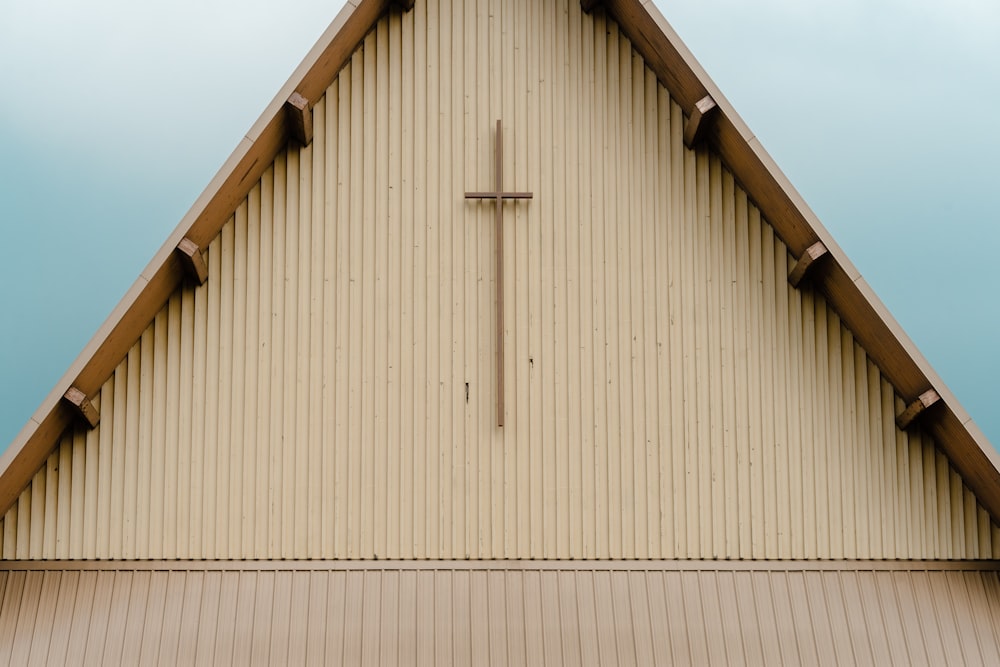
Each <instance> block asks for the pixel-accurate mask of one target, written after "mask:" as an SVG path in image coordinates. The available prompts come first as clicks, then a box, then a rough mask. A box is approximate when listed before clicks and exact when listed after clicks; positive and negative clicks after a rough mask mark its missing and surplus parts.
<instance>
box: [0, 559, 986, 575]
mask: <svg viewBox="0 0 1000 667" xmlns="http://www.w3.org/2000/svg"><path fill="white" fill-rule="evenodd" d="M3 570H6V571H9V572H21V571H24V572H36V571H56V570H66V571H71V570H72V571H97V572H121V571H136V572H320V571H338V572H340V571H345V572H346V571H349V572H366V571H371V572H375V571H389V570H416V571H429V572H445V571H484V570H489V571H503V570H508V571H532V572H534V571H559V572H598V571H607V572H649V571H655V572H895V571H900V572H955V571H960V572H965V571H976V572H1000V560H960V561H956V560H787V561H786V560H766V561H765V560H754V561H737V560H649V561H640V560H207V561H206V560H182V561H170V560H101V561H96V560H94V561H79V560H54V561H32V560H20V561H6V562H4V563H3V565H2V566H0V571H3Z"/></svg>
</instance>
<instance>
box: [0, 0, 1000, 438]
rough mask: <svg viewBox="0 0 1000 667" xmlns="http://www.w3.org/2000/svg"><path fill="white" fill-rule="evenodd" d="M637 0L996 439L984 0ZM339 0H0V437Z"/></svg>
mask: <svg viewBox="0 0 1000 667" xmlns="http://www.w3.org/2000/svg"><path fill="white" fill-rule="evenodd" d="M656 4H657V5H658V7H659V8H660V11H661V12H662V13H663V15H664V16H665V17H666V18H667V20H668V21H669V22H670V23H671V24H672V25H673V27H674V29H675V30H676V32H677V33H678V34H679V35H680V37H681V39H682V40H684V42H685V43H686V44H687V45H688V47H689V48H690V50H691V51H692V52H693V53H694V55H695V57H696V58H697V59H698V60H699V61H700V62H701V64H702V65H703V67H704V68H705V69H706V71H707V72H708V74H709V75H710V76H711V77H712V78H713V79H714V81H715V82H716V84H717V85H718V86H719V88H720V89H721V90H722V92H723V93H724V94H725V95H726V97H727V98H728V99H729V101H730V102H731V103H732V104H733V106H734V107H735V108H736V110H737V111H738V112H739V114H740V115H741V116H742V117H743V119H744V120H745V121H746V122H747V124H748V125H749V126H750V128H751V129H752V131H753V132H754V133H755V134H756V136H757V137H758V138H759V139H760V141H761V142H762V144H763V146H764V147H765V148H766V149H767V150H768V152H769V153H770V154H771V156H772V157H773V158H774V159H775V161H776V162H777V163H778V165H779V166H780V167H781V169H782V170H783V171H784V172H785V174H786V175H787V176H788V177H789V179H790V180H791V182H792V183H793V184H794V185H795V187H796V188H797V189H798V190H799V192H801V193H802V195H803V196H804V197H805V200H806V201H807V202H808V203H809V205H810V206H811V208H812V209H813V210H814V211H815V212H816V213H817V214H818V216H819V218H820V220H822V222H823V224H824V225H825V226H826V228H827V229H828V230H829V231H830V233H831V234H832V235H833V237H834V239H836V240H837V242H838V243H839V244H840V246H841V247H842V248H843V249H844V251H845V252H846V254H847V256H848V257H849V258H850V259H851V261H853V262H854V264H855V265H856V266H857V267H858V269H859V270H860V271H861V273H862V275H863V276H864V277H865V278H866V280H867V281H868V282H869V284H870V285H871V286H872V287H873V289H874V290H875V292H876V293H877V294H878V295H879V297H880V298H881V299H882V301H883V302H884V303H885V304H886V305H887V307H888V308H889V310H890V311H891V312H892V314H893V316H894V317H895V318H896V319H897V320H898V321H899V322H900V324H901V325H902V327H903V329H904V330H905V331H906V332H907V333H908V334H909V336H910V337H911V338H912V339H913V341H914V342H915V343H916V345H917V346H918V348H919V349H920V350H921V352H922V353H923V354H924V356H925V357H927V359H928V360H929V361H930V363H931V365H932V366H933V367H934V368H935V370H936V371H937V372H938V374H939V375H940V376H941V377H942V378H943V380H944V382H945V384H946V385H947V386H948V387H949V388H950V389H951V390H952V391H953V392H954V393H955V394H956V396H957V397H958V400H959V402H960V403H961V404H962V405H963V406H964V407H965V408H966V410H968V411H969V412H970V414H971V415H972V417H973V419H974V420H975V421H976V422H977V423H978V425H979V426H980V427H981V428H982V430H983V431H984V432H985V433H986V436H987V437H988V438H989V439H990V440H991V441H992V442H993V443H994V444H995V445H996V444H1000V409H998V408H997V406H996V403H997V399H998V398H1000V395H998V390H997V385H996V384H995V382H996V380H997V379H998V378H1000V354H998V353H997V350H996V347H997V342H998V341H1000V307H998V305H1000V297H998V291H1000V275H998V273H997V271H996V267H995V260H994V254H995V249H996V248H998V247H1000V213H998V211H1000V207H998V206H997V202H996V198H997V195H998V194H1000V166H998V163H997V161H996V156H998V155H1000V124H998V123H996V121H995V118H994V116H995V111H994V110H995V109H997V108H1000V40H997V39H996V35H1000V3H997V2H996V0H952V1H951V2H949V3H941V2H930V1H928V0H756V1H755V2H752V3H751V2H746V1H745V0H685V1H683V2H682V1H681V0H669V1H668V0H656ZM342 5H343V2H342V1H339V0H324V1H320V0H286V1H285V2H282V3H276V2H272V1H264V0H241V1H240V2H235V1H233V0H174V1H173V2H171V3H136V2H134V1H126V0H90V2H87V3H80V2H78V1H77V0H38V1H36V2H19V3H15V2H13V1H3V2H0V231H2V233H3V245H2V247H3V260H2V261H0V284H2V285H4V286H5V289H3V290H0V313H2V316H0V451H2V450H3V449H5V448H6V446H7V445H8V444H9V443H10V442H11V441H12V440H13V439H14V437H15V436H16V435H17V433H18V431H20V429H21V428H22V427H23V426H24V424H25V423H26V422H27V421H28V419H29V418H30V417H31V415H32V414H33V413H34V412H35V410H36V409H37V408H38V406H39V405H40V404H41V402H42V400H43V399H44V398H45V396H46V395H47V394H48V393H49V392H50V391H51V390H52V388H53V387H54V386H55V383H56V382H57V381H58V380H59V378H60V377H61V376H62V375H63V373H64V372H65V371H66V369H67V368H68V367H69V365H70V364H71V363H72V362H73V360H74V359H75V358H76V357H77V355H78V354H79V353H80V351H81V350H82V349H83V347H84V346H85V345H86V343H87V342H88V341H89V340H90V338H91V337H92V336H93V334H94V333H95V332H96V331H97V329H98V327H99V326H100V325H101V323H102V322H103V321H104V319H105V318H106V317H107V316H108V314H109V313H110V312H111V310H112V309H113V308H114V306H115V304H117V302H118V301H119V300H120V299H121V297H122V296H123V295H124V293H125V291H126V290H127V289H128V288H129V286H130V285H131V284H132V282H133V281H134V280H135V278H136V277H137V276H138V275H139V273H140V272H141V271H142V269H143V268H144V267H145V266H146V264H147V263H148V261H149V260H150V259H151V258H152V256H153V254H154V253H155V252H156V251H157V250H158V249H159V247H160V245H161V244H162V243H163V241H164V239H165V238H166V237H167V236H168V234H169V233H170V232H171V231H172V230H173V229H174V227H175V226H176V225H177V223H178V221H179V220H180V219H181V217H182V216H183V215H184V213H185V212H186V211H187V209H188V208H189V207H190V206H191V204H192V203H193V202H194V200H195V198H196V197H197V196H198V194H200V192H201V191H202V189H203V188H204V186H205V185H206V184H207V183H208V182H209V180H210V179H211V178H212V176H213V175H214V174H215V172H216V171H217V169H218V168H219V166H220V165H221V164H222V163H223V162H224V161H225V159H226V158H227V157H228V156H229V154H230V153H231V152H232V150H233V148H235V146H236V144H237V143H238V142H239V140H240V139H241V138H242V136H243V135H244V134H245V132H246V131H247V129H249V127H250V125H251V124H252V123H253V122H254V121H255V120H256V118H257V116H258V115H259V114H260V112H261V111H262V110H263V109H264V107H265V106H266V105H267V104H268V102H270V100H271V98H272V97H273V96H274V94H275V92H276V91H277V90H278V89H279V87H280V86H281V85H282V84H283V83H284V82H285V80H286V79H287V78H288V76H289V75H290V74H291V72H292V70H293V69H294V68H295V66H296V65H298V63H299V62H300V61H301V59H302V58H303V57H304V56H305V54H306V52H307V51H308V50H309V49H310V48H311V47H312V45H313V44H314V43H315V41H316V40H317V39H318V38H319V36H320V34H322V32H323V30H325V28H326V27H327V25H328V24H329V22H330V21H331V20H332V19H333V17H334V16H336V14H337V12H338V11H339V10H340V7H341V6H342Z"/></svg>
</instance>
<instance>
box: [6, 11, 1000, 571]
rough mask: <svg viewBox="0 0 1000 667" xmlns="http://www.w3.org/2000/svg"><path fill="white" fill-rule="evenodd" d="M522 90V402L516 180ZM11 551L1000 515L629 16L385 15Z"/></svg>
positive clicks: (963, 528) (932, 540)
mask: <svg viewBox="0 0 1000 667" xmlns="http://www.w3.org/2000/svg"><path fill="white" fill-rule="evenodd" d="M497 118H502V119H503V122H504V130H505V131H504V139H505V142H506V145H505V146H504V175H505V179H506V182H505V183H504V187H505V188H506V189H508V190H521V191H533V192H534V194H535V196H534V199H533V200H531V201H530V202H519V203H508V204H505V207H504V224H505V230H504V244H505V247H504V254H505V257H506V258H507V265H506V269H505V285H504V290H505V293H506V295H507V298H506V299H505V313H504V322H505V330H504V340H505V345H506V353H505V364H506V365H505V368H504V369H503V371H504V373H505V378H506V380H505V381H506V385H507V388H508V389H507V391H508V393H507V396H506V405H507V414H506V416H505V420H504V423H505V427H504V428H503V429H498V428H497V427H496V415H495V413H494V410H495V406H496V397H495V395H494V393H493V392H494V391H495V386H496V369H495V368H494V367H493V360H494V352H493V345H494V300H493V299H494V293H495V290H494V287H493V284H492V281H493V276H494V275H495V267H494V265H493V258H494V247H493V230H492V220H493V214H492V208H491V207H492V206H493V204H485V203H477V202H467V201H466V200H464V198H463V193H464V192H465V191H467V190H482V189H486V188H487V187H489V184H491V183H492V182H493V177H494V176H493V173H492V164H493V140H494V137H493V127H494V123H495V119H497ZM314 123H315V139H314V141H313V143H312V145H310V146H308V147H305V148H301V149H300V148H297V147H296V148H290V149H289V150H287V151H286V152H283V153H281V154H279V156H278V157H277V159H276V160H275V162H274V164H273V165H272V166H271V167H270V168H269V169H268V170H267V171H266V173H265V174H264V176H263V177H262V179H261V181H260V183H259V184H258V185H257V186H256V187H255V188H254V189H253V190H252V191H251V193H250V194H249V196H248V197H247V198H246V200H245V201H244V202H243V203H242V204H240V206H239V207H238V208H237V210H236V211H235V213H234V215H233V217H232V219H231V220H230V221H229V222H228V223H227V224H226V225H225V226H224V228H223V230H222V232H221V233H220V235H219V236H218V237H217V238H216V239H215V240H213V241H212V243H211V245H210V247H209V248H208V266H209V271H210V277H209V280H208V282H207V283H206V284H205V285H204V286H203V287H199V288H197V289H194V288H190V287H186V288H183V289H179V290H178V291H177V292H176V293H175V294H174V295H173V296H172V297H171V299H170V301H169V303H168V304H167V305H166V306H165V307H164V309H163V310H162V311H161V312H160V313H159V314H158V315H157V316H156V319H155V321H154V322H153V323H152V324H150V326H149V328H148V329H147V330H146V332H145V333H144V334H143V335H142V338H141V340H140V341H138V342H137V343H136V344H135V346H134V347H133V348H132V350H131V351H130V352H129V354H128V357H127V358H126V359H125V360H124V361H122V363H121V364H120V366H119V367H118V368H117V370H116V371H115V373H114V375H113V377H111V378H109V379H108V380H107V382H106V384H105V385H104V387H103V389H102V391H101V395H100V396H99V397H98V400H97V401H96V403H97V404H99V406H100V410H101V413H102V421H101V425H100V426H99V427H98V428H97V429H95V430H93V431H91V432H89V433H85V432H82V431H78V432H70V433H67V434H66V435H65V436H64V437H63V439H62V441H61V443H60V445H59V447H58V448H57V449H56V450H55V451H54V452H53V453H52V455H51V457H50V458H49V460H48V462H47V464H46V466H45V467H43V468H42V469H41V470H39V471H38V473H37V474H36V475H35V477H34V479H33V481H32V482H31V484H30V485H29V486H28V487H27V488H26V489H25V490H24V492H23V493H22V494H21V497H20V499H19V501H18V502H17V503H16V504H15V506H14V507H12V508H11V510H10V511H9V512H8V513H7V514H6V516H5V517H4V519H3V526H2V528H3V529H2V554H3V556H4V557H5V558H383V557H391V558H980V557H992V556H998V555H1000V534H998V533H997V531H996V529H995V528H994V527H993V526H992V525H991V522H990V520H989V518H988V516H987V514H986V513H985V512H984V511H983V510H982V509H981V508H980V507H979V506H978V505H977V503H976V501H975V499H974V497H973V496H972V495H971V494H970V492H969V491H968V490H967V489H966V488H965V487H964V486H963V485H962V483H961V480H960V479H959V477H958V476H957V475H956V473H955V472H954V471H953V470H952V469H951V467H950V466H949V464H948V462H947V460H946V459H945V458H944V457H943V456H942V454H941V453H940V452H939V451H938V450H937V448H936V446H935V444H934V442H933V441H932V440H931V439H930V438H929V437H927V436H926V435H923V434H921V433H920V432H919V431H917V430H914V431H912V432H911V433H902V432H900V431H898V430H897V429H896V428H895V426H894V421H893V417H894V414H895V412H898V411H899V410H901V409H902V404H901V403H900V400H899V398H898V397H897V396H895V395H894V394H893V390H892V388H891V387H890V386H889V384H888V383H887V382H886V381H885V380H884V379H883V378H882V377H881V375H880V374H879V372H878V370H877V369H876V368H875V367H874V366H873V364H872V363H871V362H870V361H869V360H868V359H867V357H866V355H865V353H864V351H863V350H862V349H861V348H860V347H859V346H858V345H857V344H856V343H855V341H854V340H853V338H852V336H851V334H850V332H849V331H848V330H847V329H846V328H845V327H844V326H843V325H842V324H841V322H840V320H839V318H838V317H837V315H836V313H834V312H833V311H832V310H831V309H830V308H829V307H828V306H827V304H826V302H825V300H824V299H823V298H822V296H820V295H817V294H815V293H814V292H812V291H811V290H810V289H809V288H808V287H806V288H804V289H802V290H795V289H792V288H790V287H789V286H788V283H787V282H786V279H785V276H786V274H787V271H788V263H789V261H791V260H790V258H789V256H788V252H787V250H786V248H785V247H784V246H783V244H782V243H781V242H780V241H779V240H778V239H776V238H775V235H774V232H773V230H772V228H771V227H770V226H769V225H768V223H767V221H766V220H762V219H761V215H760V213H759V211H758V210H757V209H756V208H755V207H754V205H753V203H752V202H750V201H748V199H747V196H746V194H745V193H744V192H743V190H742V189H741V188H740V187H739V185H738V184H737V183H735V182H734V179H733V177H732V175H731V174H730V173H729V172H728V171H727V170H726V169H725V168H724V166H723V165H722V164H721V163H720V161H719V159H718V158H717V157H715V156H713V155H711V154H709V153H708V152H706V151H704V150H701V151H698V152H692V151H689V150H687V149H685V148H684V146H683V142H682V140H681V136H682V130H683V116H682V113H681V110H680V109H679V108H678V107H677V105H676V104H675V103H673V102H672V101H671V100H670V97H669V95H668V93H667V92H666V90H665V89H664V88H663V87H662V86H660V85H659V84H658V83H657V81H656V79H655V77H654V75H653V74H652V72H651V71H650V70H649V69H647V68H646V67H645V66H644V64H643V61H642V60H641V58H640V57H639V56H638V55H637V54H636V53H635V52H634V51H633V50H632V48H631V45H630V43H629V41H628V40H627V39H626V38H625V37H624V36H623V35H621V34H620V32H619V30H618V27H617V25H616V24H614V23H613V22H611V21H606V19H605V18H604V16H603V15H602V14H600V13H597V14H595V15H593V16H587V15H584V14H582V13H581V11H580V7H579V2H576V0H559V1H558V2H556V1H549V2H535V1H534V0H519V1H512V2H502V3H501V2H499V1H497V0H492V1H487V0H480V1H479V2H478V3H476V2H465V1H464V0H455V1H454V2H449V1H447V0H441V1H440V2H439V1H438V0H428V1H427V2H423V1H421V2H418V3H417V5H416V8H415V9H414V10H413V11H411V12H408V13H405V14H401V15H400V14H398V13H393V14H390V15H389V16H388V17H385V18H383V19H381V20H380V21H379V22H378V24H377V26H376V28H375V29H374V30H373V31H372V32H371V33H370V34H369V35H368V36H367V37H366V38H365V40H364V43H363V45H362V47H361V48H359V50H358V51H357V52H356V53H355V54H354V56H353V57H352V58H351V61H350V63H349V64H348V65H347V66H346V67H345V68H344V69H343V70H342V72H341V73H340V74H339V76H338V78H337V79H336V80H335V81H334V82H333V84H332V85H331V86H330V87H329V89H328V90H327V93H326V95H325V97H324V98H323V99H321V100H319V101H317V103H316V105H315V108H314Z"/></svg>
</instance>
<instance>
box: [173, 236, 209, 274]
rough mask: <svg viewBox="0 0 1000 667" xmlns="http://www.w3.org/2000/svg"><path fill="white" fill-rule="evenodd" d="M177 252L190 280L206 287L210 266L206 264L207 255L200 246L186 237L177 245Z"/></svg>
mask: <svg viewBox="0 0 1000 667" xmlns="http://www.w3.org/2000/svg"><path fill="white" fill-rule="evenodd" d="M176 252H177V256H178V257H180V259H181V264H182V265H183V266H184V273H186V274H187V276H188V278H190V279H191V281H192V282H195V283H197V284H199V285H204V284H205V281H206V280H208V264H207V263H205V255H204V253H202V252H201V248H199V247H198V244H197V243H195V242H194V241H192V240H191V239H189V238H188V237H186V236H185V237H184V238H183V239H181V242H180V243H178V244H177V250H176Z"/></svg>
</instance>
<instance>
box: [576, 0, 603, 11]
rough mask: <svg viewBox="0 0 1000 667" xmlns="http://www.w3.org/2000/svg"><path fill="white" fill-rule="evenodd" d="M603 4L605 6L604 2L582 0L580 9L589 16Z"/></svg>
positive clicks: (601, 0) (600, 0)
mask: <svg viewBox="0 0 1000 667" xmlns="http://www.w3.org/2000/svg"><path fill="white" fill-rule="evenodd" d="M602 4H604V0H580V7H581V8H582V9H583V11H585V12H586V13H588V14H589V13H590V12H592V11H594V10H595V9H597V6H598V5H602Z"/></svg>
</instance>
